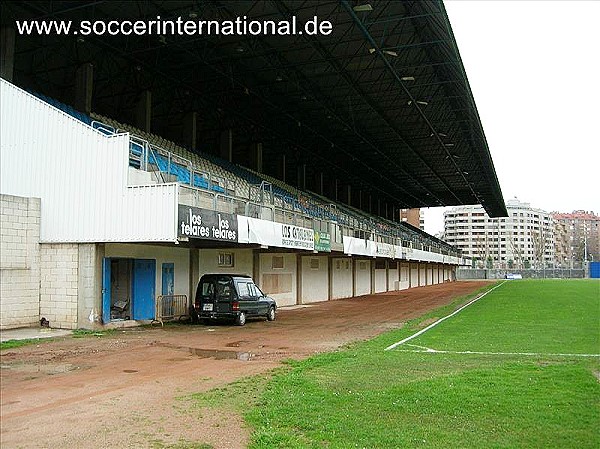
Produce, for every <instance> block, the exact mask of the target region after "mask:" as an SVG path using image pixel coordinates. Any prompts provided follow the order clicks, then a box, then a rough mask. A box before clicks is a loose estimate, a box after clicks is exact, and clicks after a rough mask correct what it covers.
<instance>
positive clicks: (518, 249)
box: [508, 232, 524, 268]
mask: <svg viewBox="0 0 600 449" xmlns="http://www.w3.org/2000/svg"><path fill="white" fill-rule="evenodd" d="M518 239H519V237H518V234H517V236H515V235H514V234H513V233H512V232H511V233H510V234H509V236H508V243H509V244H510V249H511V251H512V253H513V258H514V260H515V262H516V265H517V268H523V262H524V261H523V259H524V258H523V247H522V246H521V245H519V242H518Z"/></svg>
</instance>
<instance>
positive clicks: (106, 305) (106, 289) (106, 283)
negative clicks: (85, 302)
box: [102, 257, 111, 324]
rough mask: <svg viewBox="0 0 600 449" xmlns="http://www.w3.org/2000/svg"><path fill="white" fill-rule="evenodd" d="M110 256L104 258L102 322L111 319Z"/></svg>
mask: <svg viewBox="0 0 600 449" xmlns="http://www.w3.org/2000/svg"><path fill="white" fill-rule="evenodd" d="M110 262H111V260H110V257H105V258H104V259H102V323H104V324H106V323H108V322H109V321H110V302H111V301H110V299H111V298H110V287H111V285H110Z"/></svg>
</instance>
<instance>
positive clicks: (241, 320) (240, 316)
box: [235, 312, 246, 326]
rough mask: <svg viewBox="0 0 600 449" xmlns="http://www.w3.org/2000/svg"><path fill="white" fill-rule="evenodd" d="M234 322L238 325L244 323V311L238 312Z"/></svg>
mask: <svg viewBox="0 0 600 449" xmlns="http://www.w3.org/2000/svg"><path fill="white" fill-rule="evenodd" d="M235 324H237V325H238V326H243V325H244V324H246V313H245V312H240V313H239V314H238V316H237V317H236V319H235Z"/></svg>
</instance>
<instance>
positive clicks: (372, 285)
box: [369, 259, 377, 294]
mask: <svg viewBox="0 0 600 449" xmlns="http://www.w3.org/2000/svg"><path fill="white" fill-rule="evenodd" d="M376 261H377V259H373V260H370V261H369V264H370V265H371V294H374V293H375V265H376V263H375V262H376Z"/></svg>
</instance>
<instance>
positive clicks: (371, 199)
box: [369, 194, 373, 214]
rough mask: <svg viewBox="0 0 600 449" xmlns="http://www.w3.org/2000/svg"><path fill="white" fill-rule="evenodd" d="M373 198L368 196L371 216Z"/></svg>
mask: <svg viewBox="0 0 600 449" xmlns="http://www.w3.org/2000/svg"><path fill="white" fill-rule="evenodd" d="M372 203H373V198H372V196H371V195H370V194H369V213H370V214H372V213H373V204H372Z"/></svg>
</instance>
